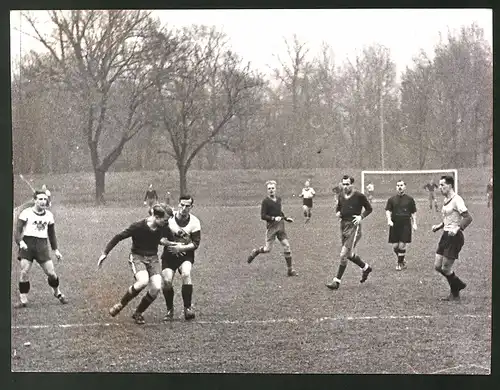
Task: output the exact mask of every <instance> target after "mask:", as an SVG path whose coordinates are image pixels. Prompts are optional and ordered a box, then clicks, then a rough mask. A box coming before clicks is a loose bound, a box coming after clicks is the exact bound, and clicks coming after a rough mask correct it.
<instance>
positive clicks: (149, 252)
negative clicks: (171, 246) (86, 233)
mask: <svg viewBox="0 0 500 390" xmlns="http://www.w3.org/2000/svg"><path fill="white" fill-rule="evenodd" d="M150 214H151V215H149V216H148V217H147V218H145V219H141V220H140V221H138V222H134V223H133V224H131V225H130V226H129V227H128V228H126V229H125V230H123V231H122V232H121V233H118V234H117V235H115V236H114V237H113V238H112V239H111V240H110V241H109V242H108V244H107V245H106V247H105V249H104V251H103V253H102V255H101V256H100V257H99V261H98V262H97V266H98V268H100V267H101V266H102V263H103V262H104V260H105V259H106V258H107V256H108V254H109V253H110V252H111V250H112V249H113V248H114V247H115V246H116V245H117V244H118V243H119V242H120V241H123V240H125V239H127V238H129V237H131V238H132V248H131V251H130V256H129V260H128V261H129V264H130V268H131V270H132V273H133V276H134V280H135V282H134V283H133V284H132V285H131V286H130V287H129V288H128V289H127V291H126V292H125V294H124V295H123V297H122V298H121V300H120V302H118V303H116V304H115V305H113V307H111V309H109V314H110V315H111V316H112V317H114V316H116V315H117V314H118V313H119V312H120V311H122V309H123V308H124V307H125V306H127V304H128V303H129V302H130V301H131V300H132V299H134V298H135V297H136V296H137V295H139V293H140V292H141V291H142V290H143V289H144V288H146V286H148V284H149V290H148V292H147V293H146V295H145V296H144V297H143V298H142V300H141V301H140V302H139V305H138V306H137V308H136V309H135V312H134V313H133V315H132V318H133V319H134V321H135V322H136V323H137V324H139V325H142V324H144V323H145V321H144V317H143V313H144V311H145V310H146V309H147V308H148V307H149V306H150V305H151V303H153V301H154V300H155V299H156V298H157V296H158V293H159V292H160V290H161V275H160V269H159V266H160V264H159V259H158V245H159V244H160V241H161V239H162V237H163V235H164V231H163V229H162V227H163V226H164V225H165V223H166V222H167V219H168V218H169V217H170V216H171V215H172V209H170V208H168V209H165V208H164V207H162V206H160V205H154V206H153V207H152V209H151V211H150Z"/></svg>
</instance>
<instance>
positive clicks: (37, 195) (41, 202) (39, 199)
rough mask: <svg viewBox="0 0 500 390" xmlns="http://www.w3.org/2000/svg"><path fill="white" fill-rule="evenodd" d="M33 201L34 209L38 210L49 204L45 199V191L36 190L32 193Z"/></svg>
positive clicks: (47, 199)
mask: <svg viewBox="0 0 500 390" xmlns="http://www.w3.org/2000/svg"><path fill="white" fill-rule="evenodd" d="M33 199H34V200H35V207H36V208H37V209H38V210H42V209H44V208H46V207H47V205H48V203H49V198H48V197H47V194H46V193H45V191H41V190H36V191H35V192H34V193H33Z"/></svg>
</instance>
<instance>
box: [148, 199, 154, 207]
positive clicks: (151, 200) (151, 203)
mask: <svg viewBox="0 0 500 390" xmlns="http://www.w3.org/2000/svg"><path fill="white" fill-rule="evenodd" d="M146 204H147V205H148V206H149V207H153V206H154V205H155V204H156V199H146Z"/></svg>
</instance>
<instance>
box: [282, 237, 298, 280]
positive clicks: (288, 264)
mask: <svg viewBox="0 0 500 390" xmlns="http://www.w3.org/2000/svg"><path fill="white" fill-rule="evenodd" d="M281 245H283V255H284V256H285V261H286V267H287V275H288V276H298V275H299V274H298V273H297V271H295V270H294V269H293V266H292V252H291V249H290V242H289V241H288V239H287V238H284V239H283V240H281Z"/></svg>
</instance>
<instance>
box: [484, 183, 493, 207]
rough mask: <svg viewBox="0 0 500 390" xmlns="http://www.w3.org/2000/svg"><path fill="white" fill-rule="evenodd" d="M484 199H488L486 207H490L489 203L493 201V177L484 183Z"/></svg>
mask: <svg viewBox="0 0 500 390" xmlns="http://www.w3.org/2000/svg"><path fill="white" fill-rule="evenodd" d="M486 199H487V200H488V204H487V205H488V208H490V204H491V203H492V202H493V178H491V179H490V181H489V182H488V184H487V185H486Z"/></svg>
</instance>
